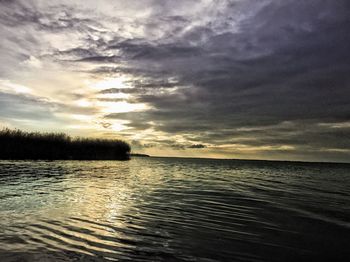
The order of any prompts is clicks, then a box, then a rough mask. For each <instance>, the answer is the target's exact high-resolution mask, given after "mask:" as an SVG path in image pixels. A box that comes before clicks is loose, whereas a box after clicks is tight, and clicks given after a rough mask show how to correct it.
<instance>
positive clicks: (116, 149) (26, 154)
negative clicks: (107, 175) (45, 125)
mask: <svg viewBox="0 0 350 262" xmlns="http://www.w3.org/2000/svg"><path fill="white" fill-rule="evenodd" d="M129 154H130V146H129V144H128V143H126V142H124V141H121V140H109V139H92V138H71V137H70V136H68V135H66V134H63V133H38V132H23V131H21V130H11V129H8V128H5V129H2V130H1V131H0V159H44V160H55V159H57V160H68V159H73V160H127V159H129V157H130V156H129Z"/></svg>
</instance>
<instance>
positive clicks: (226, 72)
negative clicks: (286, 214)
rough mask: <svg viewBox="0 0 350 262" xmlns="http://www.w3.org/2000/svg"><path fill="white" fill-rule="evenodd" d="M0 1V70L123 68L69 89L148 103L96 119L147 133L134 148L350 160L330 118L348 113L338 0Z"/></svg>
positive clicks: (349, 59)
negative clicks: (103, 84) (111, 82)
mask: <svg viewBox="0 0 350 262" xmlns="http://www.w3.org/2000/svg"><path fill="white" fill-rule="evenodd" d="M81 3H83V2H81ZM0 5H1V7H2V8H1V11H0V22H1V26H0V30H1V31H0V32H1V34H2V36H3V39H4V41H3V42H2V43H1V44H0V45H1V49H0V50H2V51H0V62H1V63H0V76H3V77H4V78H5V79H10V78H24V77H25V75H26V74H25V73H23V72H27V71H26V70H41V71H42V70H44V69H46V68H49V67H47V66H46V65H50V66H52V68H53V69H52V70H53V71H54V70H57V71H59V72H60V73H62V74H64V73H69V74H72V75H79V76H80V74H81V77H82V78H83V77H84V78H87V79H91V80H93V81H94V80H96V79H97V80H98V79H103V78H105V77H111V78H120V77H121V76H122V77H123V78H125V79H127V80H125V83H124V84H125V85H126V87H108V88H104V89H101V90H98V91H94V92H95V93H91V91H88V90H87V88H86V87H85V85H84V84H83V83H80V84H77V86H82V87H80V88H81V89H79V88H78V87H77V88H76V89H77V90H78V91H79V92H80V93H81V94H82V96H89V97H88V99H91V100H93V101H95V100H99V101H100V102H106V101H108V102H109V103H113V102H115V103H116V105H117V103H118V102H122V101H126V102H128V103H130V104H145V105H147V107H145V109H144V110H142V111H141V110H139V111H135V112H128V113H117V111H118V110H117V109H116V112H110V113H108V114H105V115H104V116H98V118H103V119H96V121H97V122H100V123H102V127H106V128H108V129H109V127H110V125H109V121H117V120H124V121H128V122H127V123H126V124H125V126H126V127H127V130H126V131H125V132H124V133H123V134H124V135H125V136H126V137H128V138H129V137H130V139H134V138H135V137H137V134H143V135H142V136H141V135H140V137H142V138H140V139H141V140H142V139H143V140H147V137H148V139H153V140H154V141H153V142H152V143H150V142H149V141H141V142H140V144H141V145H146V144H152V145H156V146H157V147H162V146H165V147H169V148H172V149H174V148H175V149H181V151H190V150H195V149H196V148H197V149H198V148H200V147H195V146H200V145H203V146H204V145H206V147H203V148H202V150H197V151H200V152H204V153H205V152H210V151H212V152H214V151H215V150H216V152H217V153H218V154H219V153H220V152H222V154H226V155H234V156H236V155H237V154H238V153H239V154H245V156H247V154H248V152H250V154H253V155H254V154H255V155H256V156H257V157H264V155H263V154H264V153H263V152H265V153H266V154H267V155H268V156H269V157H277V156H278V154H281V156H280V157H281V158H283V156H285V157H292V158H293V159H294V158H298V159H303V158H304V157H307V158H308V159H309V158H312V155H315V158H317V159H321V158H322V159H332V160H334V159H337V158H338V159H340V160H342V159H345V158H346V157H348V156H349V153H348V152H347V151H346V149H347V148H349V146H350V144H349V140H348V139H347V137H349V132H350V130H349V129H348V128H347V127H344V126H342V127H341V128H339V129H336V130H335V129H334V128H331V127H330V126H327V123H328V124H329V123H332V124H337V125H340V126H341V125H342V123H346V122H347V121H349V119H350V114H349V112H350V104H349V102H348V97H349V96H350V89H349V88H348V87H349V83H350V77H349V74H348V72H349V71H350V68H349V67H350V55H349V52H348V46H347V43H348V42H349V40H350V39H349V38H350V34H349V33H350V32H349V30H350V29H349V28H350V22H349V19H348V17H349V13H350V12H349V11H350V5H349V3H348V1H346V0H340V1H331V0H326V1H321V0H310V1H307V2H305V1H303V2H295V1H291V0H285V1H279V0H262V1H254V0H251V1H250V0H249V1H246V0H244V1H243V0H238V1H234V2H232V1H176V3H174V1H128V4H125V3H124V2H122V1H113V2H110V1H100V2H99V4H96V3H95V2H94V1H85V2H84V4H83V5H82V4H80V2H79V1H78V2H76V3H74V4H73V3H71V2H70V1H60V2H58V1H50V2H42V1H2V2H1V3H0ZM5 65H6V66H5ZM39 65H40V66H39ZM25 66H27V67H30V69H29V68H24V67H25ZM19 71H20V72H19ZM33 72H37V71H33ZM32 74H35V73H32ZM36 74H38V73H36ZM25 79H27V78H25ZM54 88H55V89H57V91H56V93H60V91H62V92H67V91H68V90H69V89H71V88H70V87H69V86H64V87H62V86H58V85H57V86H55V87H54ZM84 88H85V89H84ZM101 94H102V95H104V97H103V98H101V97H98V96H99V95H101ZM113 94H127V95H128V96H127V97H125V98H114V97H112V95H113ZM108 95H110V97H108ZM7 99H9V101H10V98H7ZM4 105H5V104H3V105H0V106H1V108H3V107H4ZM6 105H7V104H6ZM62 110H63V111H65V112H67V113H71V114H72V113H74V111H75V110H82V109H79V107H74V106H73V107H69V106H68V105H67V107H64V108H63V109H62ZM86 110H90V111H91V115H95V116H96V115H97V112H93V111H94V110H93V109H91V108H90V109H86ZM96 111H98V110H96ZM320 123H323V124H326V125H323V126H322V125H320ZM152 132H153V133H152ZM155 134H157V135H155ZM166 136H168V137H169V136H170V137H171V136H176V137H177V141H175V140H174V141H165V140H164V137H166ZM145 148H147V147H146V146H145ZM223 148H225V149H223ZM228 148H229V149H228ZM258 148H260V149H258ZM337 150H338V151H337ZM342 150H343V151H342ZM344 150H345V151H344ZM260 151H261V152H260ZM273 152H275V153H273ZM306 152H310V153H306ZM236 153H237V154H236ZM220 154H221V153H220ZM332 154H333V155H332ZM298 156H299V157H298ZM333 156H334V157H333Z"/></svg>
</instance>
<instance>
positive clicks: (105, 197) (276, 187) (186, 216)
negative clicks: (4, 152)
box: [0, 157, 350, 262]
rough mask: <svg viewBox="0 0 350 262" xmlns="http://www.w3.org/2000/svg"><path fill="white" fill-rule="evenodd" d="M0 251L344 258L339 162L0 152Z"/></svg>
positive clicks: (347, 247) (346, 208)
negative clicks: (13, 156)
mask: <svg viewBox="0 0 350 262" xmlns="http://www.w3.org/2000/svg"><path fill="white" fill-rule="evenodd" d="M0 261H1V262H3V261H6V262H7V261H170V262H171V261H204V262H214V261H350V165H347V164H330V163H329V164H327V163H302V162H277V161H244V160H216V159H186V158H157V157H149V158H146V157H137V158H136V157H135V158H133V159H132V160H130V161H0Z"/></svg>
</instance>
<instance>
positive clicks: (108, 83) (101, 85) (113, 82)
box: [90, 76, 130, 90]
mask: <svg viewBox="0 0 350 262" xmlns="http://www.w3.org/2000/svg"><path fill="white" fill-rule="evenodd" d="M127 81H128V79H127V78H126V77H124V76H120V77H117V78H105V79H103V80H100V81H97V82H94V83H92V84H91V85H90V86H91V87H93V88H94V89H98V90H103V89H109V88H130V86H129V85H127V84H126V82H127Z"/></svg>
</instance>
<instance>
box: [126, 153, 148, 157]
mask: <svg viewBox="0 0 350 262" xmlns="http://www.w3.org/2000/svg"><path fill="white" fill-rule="evenodd" d="M130 157H151V156H150V155H147V154H139V153H131V154H130Z"/></svg>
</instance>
